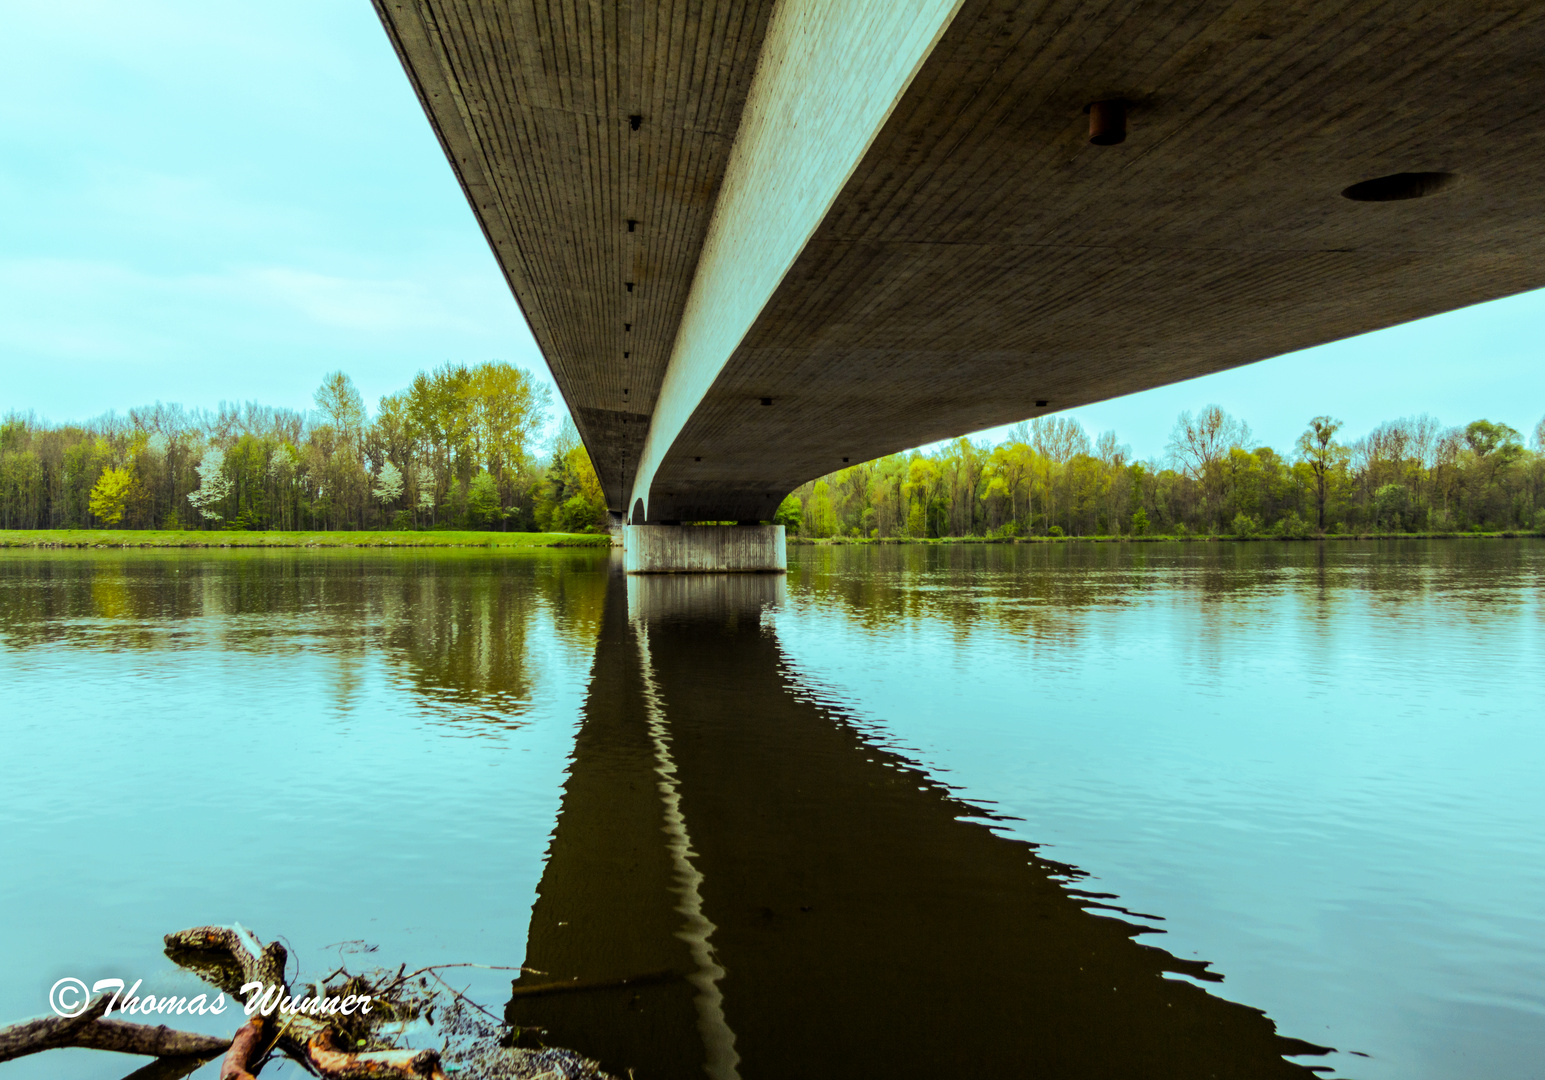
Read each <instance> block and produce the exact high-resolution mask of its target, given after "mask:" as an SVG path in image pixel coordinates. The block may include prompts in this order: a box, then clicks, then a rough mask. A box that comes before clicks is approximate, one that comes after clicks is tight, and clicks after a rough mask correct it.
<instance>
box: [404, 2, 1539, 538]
mask: <svg viewBox="0 0 1545 1080" xmlns="http://www.w3.org/2000/svg"><path fill="white" fill-rule="evenodd" d="M376 4H377V8H378V11H379V13H380V15H381V18H382V20H383V22H384V24H385V26H386V28H387V31H388V33H389V34H390V36H391V38H392V40H393V41H394V43H395V44H396V47H397V49H398V51H399V54H400V55H401V57H402V60H403V63H404V65H405V67H406V68H407V70H408V72H409V74H410V76H411V78H412V80H413V82H414V84H415V86H416V87H417V89H418V92H419V95H420V97H421V99H422V101H423V103H424V107H425V110H426V111H427V113H428V114H429V117H430V119H431V121H432V122H433V124H434V126H435V128H436V130H437V132H438V133H439V136H440V138H441V141H442V143H443V145H444V147H445V150H446V153H447V155H448V156H449V158H450V160H451V163H452V165H453V166H454V168H455V170H456V173H457V175H458V176H459V177H460V179H461V182H462V184H463V186H464V188H465V190H466V193H467V196H468V199H469V200H470V202H471V204H472V206H473V208H474V210H475V212H476V213H477V216H478V219H479V220H480V222H481V223H482V226H483V228H484V230H485V232H486V233H487V236H488V240H489V243H490V245H491V247H492V248H493V251H494V252H495V254H496V255H497V257H498V259H499V263H500V265H501V266H502V267H503V269H504V272H505V274H506V275H507V277H508V279H509V282H510V285H511V288H512V289H513V290H514V293H515V295H516V297H517V298H518V300H519V302H520V304H521V307H522V309H523V310H524V312H525V314H526V317H527V319H528V320H529V321H530V324H531V328H532V330H533V332H534V333H535V336H536V339H537V341H538V343H539V344H540V346H541V348H542V351H543V353H544V355H545V356H546V358H547V360H548V363H549V364H550V366H551V368H552V371H553V374H554V376H555V377H556V380H557V382H558V385H559V388H560V389H561V391H562V393H563V396H564V398H565V400H566V401H567V403H568V405H569V408H570V409H571V411H572V413H573V415H574V418H575V421H576V423H577V425H578V427H579V430H580V434H581V436H582V437H583V438H584V440H585V444H586V446H587V447H588V448H589V450H590V453H591V455H592V457H593V459H594V460H595V463H596V466H597V469H598V471H599V472H600V474H601V477H602V481H603V484H604V487H605V490H606V494H607V499H608V501H609V503H610V505H611V506H612V507H613V509H615V510H618V511H631V512H632V513H633V515H634V518H633V519H634V520H635V521H638V520H640V519H641V517H647V520H649V521H651V522H659V521H673V520H725V519H738V520H755V519H766V518H769V517H771V516H772V514H773V511H774V508H775V507H776V506H777V504H778V502H779V501H780V500H781V499H782V497H783V496H784V495H785V494H786V493H787V492H789V491H790V490H792V489H793V488H794V487H796V486H798V485H799V484H800V483H802V482H804V481H805V480H808V479H810V478H812V477H815V476H819V475H821V474H824V473H827V472H830V471H832V470H834V469H837V468H840V467H842V465H843V464H844V463H857V462H860V461H864V460H867V459H869V458H873V457H877V456H879V455H882V454H886V453H890V452H893V451H896V450H900V449H904V448H906V447H910V446H916V445H919V444H922V443H926V442H929V441H932V440H935V439H939V438H944V437H948V436H953V435H957V434H961V433H963V432H968V431H972V430H976V429H980V428H983V427H987V426H991V425H994V424H999V423H1005V422H1010V421H1015V420H1020V419H1023V418H1025V417H1027V416H1034V415H1039V414H1042V413H1047V412H1055V411H1057V410H1060V409H1065V408H1069V407H1072V406H1076V405H1082V404H1086V403H1089V402H1093V401H1099V400H1101V399H1104V398H1109V397H1113V396H1116V395H1120V394H1125V393H1131V392H1133V391H1138V390H1143V389H1146V388H1149V387H1153V386H1158V385H1161V384H1164V383H1169V382H1174V381H1176V380H1179V379H1186V378H1191V377H1193V376H1197V375H1203V374H1207V373H1209V372H1213V371H1219V370H1222V369H1225V368H1229V367H1233V366H1236V365H1239V364H1244V363H1249V362H1251V361H1255V360H1260V359H1264V358H1266V357H1271V356H1276V355H1280V354H1282V353H1285V352H1289V351H1292V350H1295V349H1301V348H1305V347H1307V346H1311V345H1316V344H1320V343H1323V342H1327V341H1332V340H1335V339H1339V338H1344V337H1348V336H1351V335H1354V334H1359V333H1363V332H1366V331H1370V330H1375V329H1379V328H1382V327H1386V326H1390V325H1393V324H1395V323H1400V322H1404V321H1407V320H1410V319H1415V318H1420V317H1422V316H1426V315H1432V314H1435V313H1438V312H1442V311H1446V310H1450V309H1453V308H1457V307H1461V306H1464V305H1467V304H1473V303H1477V302H1479V301H1483V300H1490V299H1494V298H1497V297H1501V296H1506V295H1509V294H1513V293H1517V292H1521V291H1524V290H1527V289H1533V288H1538V287H1541V286H1545V182H1542V181H1541V180H1540V177H1541V176H1542V175H1545V171H1542V170H1545V122H1542V118H1545V95H1541V94H1540V93H1539V66H1538V58H1539V57H1540V56H1541V55H1545V3H1539V2H1534V3H1523V2H1513V3H1505V2H1492V0H1472V2H1469V3H1464V4H1456V3H1451V2H1442V0H1362V2H1348V0H1326V2H1316V0H1273V2H1230V0H1212V2H1208V0H1202V2H1199V3H1198V2H1189V3H1163V2H1153V0H1149V2H1139V0H1124V2H1101V0H1042V2H1012V0H963V2H962V0H776V2H775V0H654V2H644V0H636V2H628V0H583V2H582V0H514V2H511V0H502V2H493V0H376ZM1118 99H1119V100H1121V101H1123V102H1125V103H1126V104H1125V106H1124V108H1125V112H1126V116H1127V124H1128V135H1127V138H1126V140H1125V141H1124V142H1122V143H1120V144H1119V145H1111V146H1097V145H1092V144H1091V142H1090V139H1089V118H1088V116H1087V115H1086V113H1085V109H1086V106H1088V105H1090V104H1091V103H1094V102H1101V101H1110V100H1118ZM1427 172H1431V173H1448V174H1453V180H1452V182H1451V183H1449V184H1448V185H1447V186H1446V187H1443V188H1442V189H1441V190H1438V191H1436V192H1435V193H1433V194H1430V195H1428V196H1426V197H1421V198H1410V199H1403V200H1397V201H1354V200H1352V199H1349V198H1346V197H1343V195H1342V192H1343V190H1344V189H1346V188H1347V187H1348V186H1349V185H1352V184H1354V183H1357V182H1360V181H1364V180H1368V179H1372V178H1377V177H1382V176H1386V175H1389V174H1396V173H1427ZM1429 186H1431V185H1429ZM1457 359H1458V358H1456V361H1457ZM1284 377H1288V376H1287V375H1286V374H1285V375H1284Z"/></svg>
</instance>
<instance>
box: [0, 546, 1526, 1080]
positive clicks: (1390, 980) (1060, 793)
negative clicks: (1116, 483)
mask: <svg viewBox="0 0 1545 1080" xmlns="http://www.w3.org/2000/svg"><path fill="white" fill-rule="evenodd" d="M1542 600H1545V542H1542V541H1540V540H1537V539H1518V540H1453V541H1380V542H1351V541H1346V542H1332V543H1324V544H1317V543H1282V544H1279V543H1249V544H1233V543H1192V544H1137V545H1130V544H1128V545H1118V544H1085V543H1068V544H1059V545H1033V546H1009V547H1005V546H976V545H971V546H966V545H961V546H939V547H921V546H909V547H876V548H865V547H835V548H833V547H818V548H809V547H807V548H793V549H791V551H790V571H789V574H788V576H787V578H786V579H785V578H778V577H770V576H769V577H764V576H746V577H728V578H701V577H699V578H688V577H669V578H631V579H629V578H625V577H623V576H622V575H620V574H619V573H618V572H617V568H616V565H615V562H614V561H613V560H612V559H610V558H609V557H608V555H607V553H606V552H604V551H600V552H597V551H594V550H574V551H517V552H507V553H500V552H490V551H478V550H465V551H457V550H451V551H444V550H439V551H424V550H421V551H393V552H385V551H374V550H345V551H329V552H303V551H256V552H254V551H248V552H240V551H228V552H221V551H205V550H198V551H186V552H172V553H168V552H153V551H115V552H111V553H103V552H30V551H14V550H13V551H0V692H3V699H0V717H3V719H0V748H3V749H0V755H3V759H0V760H3V764H4V771H3V776H4V781H3V783H0V973H3V975H4V980H3V982H0V1021H5V1020H11V1019H20V1018H23V1017H27V1016H32V1015H38V1014H40V1013H45V1012H46V1011H47V1001H48V994H49V990H50V987H51V986H53V985H54V983H55V982H56V981H57V980H59V979H61V978H64V977H66V976H69V977H76V978H80V979H82V980H83V981H85V982H87V983H90V982H93V981H94V980H96V979H101V978H108V977H122V978H126V979H127V980H128V981H131V982H132V981H133V980H136V979H142V980H143V981H144V987H145V989H147V990H154V991H155V992H157V993H163V992H164V993H180V994H191V993H197V992H198V989H197V984H196V982H195V980H193V978H192V977H191V976H189V975H187V974H185V973H183V972H181V971H180V970H178V969H177V968H175V967H174V966H173V965H172V964H171V963H170V962H169V961H168V960H167V959H166V958H165V957H164V956H163V955H162V953H161V937H162V935H163V934H166V933H168V932H171V931H174V930H178V929H182V928H185V927H190V926H195V925H200V924H206V923H230V922H232V921H236V920H239V921H240V922H242V923H243V924H244V925H246V926H248V927H251V928H252V929H253V930H254V931H256V932H257V933H258V934H259V935H260V936H262V937H264V938H265V939H266V938H270V937H276V936H283V937H284V938H285V940H286V941H287V942H288V943H289V944H290V946H291V950H292V953H293V954H294V955H296V956H297V957H298V959H299V961H300V966H301V967H302V968H303V969H305V970H306V971H307V972H309V973H311V974H325V972H326V971H329V970H331V969H332V968H333V967H335V966H336V965H337V964H338V963H339V962H340V959H342V961H343V962H353V963H355V964H357V965H365V964H368V963H372V962H380V963H382V964H385V965H386V966H390V967H392V968H395V967H396V966H397V964H399V963H403V962H406V963H408V964H409V965H410V966H412V967H419V966H423V965H427V964H437V963H458V962H475V963H478V964H484V965H495V966H504V967H514V966H519V965H522V964H524V965H526V966H527V967H530V968H533V969H537V970H539V971H541V972H544V973H547V974H546V975H544V976H534V975H526V976H522V979H523V981H525V982H530V981H542V980H543V979H547V980H550V979H551V978H555V977H556V978H569V977H579V978H585V979H591V978H593V979H611V978H617V977H622V976H628V975H640V974H650V973H658V972H669V973H671V977H669V978H660V979H657V980H655V981H648V982H644V983H641V984H636V985H631V986H626V987H622V988H618V989H604V990H597V991H593V992H588V993H575V994H567V995H561V996H555V997H537V998H529V999H519V1000H517V1001H516V1002H515V1003H514V1005H513V1006H512V1011H511V1014H510V1015H511V1016H512V1017H513V1018H514V1019H515V1020H516V1021H517V1022H518V1023H519V1024H520V1025H522V1027H525V1028H530V1029H545V1030H546V1031H547V1033H548V1034H547V1036H546V1037H547V1038H548V1039H549V1040H550V1041H551V1042H553V1043H554V1044H557V1045H567V1046H571V1047H573V1048H575V1049H577V1050H580V1051H582V1052H584V1053H587V1054H590V1055H591V1056H594V1057H597V1058H599V1059H601V1060H602V1061H603V1063H605V1064H606V1065H608V1066H609V1067H611V1068H613V1069H614V1070H615V1071H617V1072H618V1074H619V1075H627V1069H628V1068H632V1069H634V1075H635V1076H636V1077H637V1078H638V1080H654V1078H666V1077H694V1076H709V1077H715V1078H727V1077H734V1076H739V1077H744V1078H747V1080H750V1078H753V1077H756V1078H764V1077H765V1078H791V1077H812V1078H822V1077H854V1076H897V1077H902V1076H918V1077H936V1076H941V1075H954V1074H957V1073H960V1074H966V1075H1005V1076H1008V1075H1013V1076H1018V1075H1036V1076H1044V1077H1057V1078H1060V1077H1068V1078H1083V1077H1090V1078H1093V1077H1111V1076H1143V1077H1176V1078H1179V1077H1200V1076H1209V1075H1211V1076H1219V1077H1251V1078H1256V1077H1277V1076H1281V1077H1294V1076H1297V1077H1310V1076H1313V1075H1330V1076H1339V1077H1358V1078H1367V1080H1372V1078H1395V1077H1399V1078H1403V1080H1413V1078H1428V1077H1431V1078H1455V1080H1458V1078H1470V1077H1485V1078H1488V1080H1512V1078H1524V1077H1537V1076H1539V1075H1541V1073H1540V1069H1541V1067H1542V1062H1545V708H1542V702H1545V603H1542ZM511 974H512V973H511V972H509V971H496V970H488V969H485V968H463V969H455V977H456V980H457V981H456V985H457V987H458V988H462V987H465V988H466V992H467V993H468V994H469V995H470V996H472V997H473V998H476V999H477V1000H480V1001H482V1002H483V1003H484V1004H486V1005H487V1006H488V1007H489V1008H490V1009H492V1010H493V1011H494V1012H501V1011H502V1010H503V1009H504V1007H505V1003H506V1001H507V1000H508V999H509V998H510V993H509V988H510V978H511ZM220 1019H221V1018H215V1017H201V1018H197V1019H196V1020H190V1021H189V1022H187V1023H182V1024H180V1025H179V1026H183V1027H189V1028H194V1029H198V1030H207V1031H210V1032H214V1033H226V1034H228V1033H229V1031H230V1029H231V1028H232V1027H234V1023H232V1022H231V1021H230V1019H229V1015H228V1016H227V1017H226V1018H224V1020H225V1022H223V1023H221V1022H219V1020H220ZM142 1061H143V1059H132V1058H125V1057H121V1056H117V1055H110V1054H105V1053H101V1052H97V1051H88V1050H69V1051H51V1052H49V1053H47V1054H42V1055H37V1056H34V1057H31V1058H26V1059H22V1060H19V1061H15V1062H11V1063H7V1064H5V1065H3V1066H0V1068H3V1069H5V1070H7V1071H6V1074H5V1075H6V1077H7V1080H21V1078H23V1077H45V1076H46V1077H78V1078H82V1080H96V1078H103V1080H106V1078H116V1077H121V1076H123V1075H125V1074H126V1073H128V1072H131V1071H132V1069H133V1067H134V1065H135V1064H138V1063H141V1062H142ZM217 1072H218V1069H217V1068H216V1066H215V1065H214V1064H211V1065H208V1066H206V1067H205V1068H204V1069H202V1070H201V1071H200V1072H198V1073H197V1074H195V1075H196V1076H199V1077H214V1076H215V1075H216V1073H217ZM278 1074H279V1075H300V1074H299V1073H297V1072H295V1071H294V1070H293V1069H288V1070H281V1071H280V1072H279V1073H278Z"/></svg>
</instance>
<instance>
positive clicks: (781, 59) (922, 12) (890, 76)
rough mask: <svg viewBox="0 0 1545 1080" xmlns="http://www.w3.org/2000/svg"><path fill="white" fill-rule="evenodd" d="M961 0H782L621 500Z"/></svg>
mask: <svg viewBox="0 0 1545 1080" xmlns="http://www.w3.org/2000/svg"><path fill="white" fill-rule="evenodd" d="M962 2H963V0H904V2H903V0H780V3H779V4H778V6H777V8H776V9H775V11H774V13H773V16H772V20H771V22H770V24H769V26H768V28H767V35H766V38H765V39H764V42H763V45H762V51H761V55H760V57H759V58H758V61H757V69H756V74H755V75H754V76H753V78H752V81H751V87H750V90H749V92H748V95H747V98H746V107H745V111H744V112H743V114H742V118H741V122H740V127H739V129H738V131H737V132H736V136H735V143H734V146H733V147H732V149H731V151H730V158H729V162H728V165H727V167H726V170H725V175H724V182H723V184H722V186H721V187H720V191H719V197H718V201H717V202H716V204H715V206H714V211H713V217H712V219H711V220H710V223H709V227H708V235H707V239H706V241H705V243H704V245H703V248H702V253H701V255H700V257H699V260H698V264H697V269H696V273H695V275H694V277H693V281H692V287H691V291H690V293H689V294H688V298H687V304H686V308H685V311H684V313H683V315H682V320H681V324H680V328H679V330H678V331H677V334H676V339H675V342H674V345H673V347H672V350H671V356H670V361H669V364H668V366H667V369H666V373H665V380H664V383H663V384H662V386H661V389H660V394H659V398H658V400H657V403H656V405H655V409H654V414H653V417H652V419H651V421H650V426H649V434H648V436H647V438H646V440H645V443H644V448H643V453H642V455H641V459H640V461H639V465H638V471H637V473H636V474H635V478H634V484H633V492H632V495H631V497H629V499H628V500H627V501H628V504H629V505H632V506H633V507H634V513H633V517H634V518H635V520H636V519H637V517H638V509H639V508H640V506H641V507H642V509H643V511H644V515H645V517H647V513H648V507H649V494H650V487H651V485H652V484H653V482H654V477H655V473H656V472H657V471H658V469H659V467H660V464H661V462H662V461H663V460H664V458H665V455H666V453H667V452H668V451H669V450H670V447H671V444H672V443H674V442H675V440H676V438H677V437H678V436H679V435H680V434H681V431H682V429H683V428H684V427H685V426H686V424H687V421H688V420H689V419H690V418H691V416H692V413H693V411H694V410H695V409H696V408H697V407H698V405H699V404H700V403H701V402H702V401H703V398H704V397H705V395H706V394H707V393H708V390H709V387H710V386H712V384H713V381H714V379H715V378H716V377H717V376H718V375H719V373H720V371H722V370H723V368H724V365H725V364H726V363H727V362H728V360H729V358H730V355H731V354H732V353H733V352H734V351H735V349H736V347H737V346H738V345H739V344H740V342H741V340H742V338H744V337H745V334H746V332H747V331H748V330H749V329H750V327H751V324H752V323H753V322H754V321H755V320H756V317H757V316H758V315H759V314H760V313H761V311H762V308H763V306H764V305H765V304H766V303H767V300H768V299H769V298H770V297H771V296H772V294H773V291H774V290H775V289H776V288H777V287H778V285H779V283H780V282H781V281H782V280H783V278H784V276H785V275H786V274H787V273H788V270H789V268H790V267H791V266H792V265H793V263H794V260H795V259H796V258H797V257H798V256H799V254H800V252H801V251H802V250H803V249H804V247H805V244H806V242H807V241H808V240H809V239H810V237H811V235H812V234H813V233H814V232H815V230H816V227H817V226H818V225H819V224H820V223H821V220H822V219H823V218H824V217H825V216H826V214H827V212H828V211H829V210H830V209H831V206H832V203H833V202H834V201H835V200H836V198H837V195H838V194H839V193H840V192H841V190H842V187H843V185H844V184H846V183H847V181H848V178H849V177H850V176H852V174H853V171H854V170H855V169H856V168H857V167H858V164H859V162H860V161H861V160H862V158H863V156H864V153H865V152H866V151H867V150H868V149H869V146H870V144H871V143H872V142H873V141H874V138H875V136H876V135H878V134H879V131H880V129H881V128H882V127H883V126H884V124H885V122H886V120H887V119H888V118H889V117H890V114H891V112H892V110H893V109H894V108H895V106H896V103H897V102H898V101H899V100H900V99H901V97H902V95H903V94H904V93H905V92H906V90H907V87H908V86H909V85H910V84H911V82H912V79H913V77H914V76H915V75H916V74H917V72H918V69H919V68H920V67H921V66H922V64H923V61H924V60H926V59H927V58H928V55H929V53H930V52H932V51H933V48H934V46H935V45H936V44H937V43H938V41H939V38H940V37H941V36H942V35H943V33H944V31H945V29H946V28H948V26H949V24H950V21H951V20H952V19H953V18H954V16H955V13H956V12H957V11H958V10H959V8H960V6H961V3H962Z"/></svg>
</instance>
